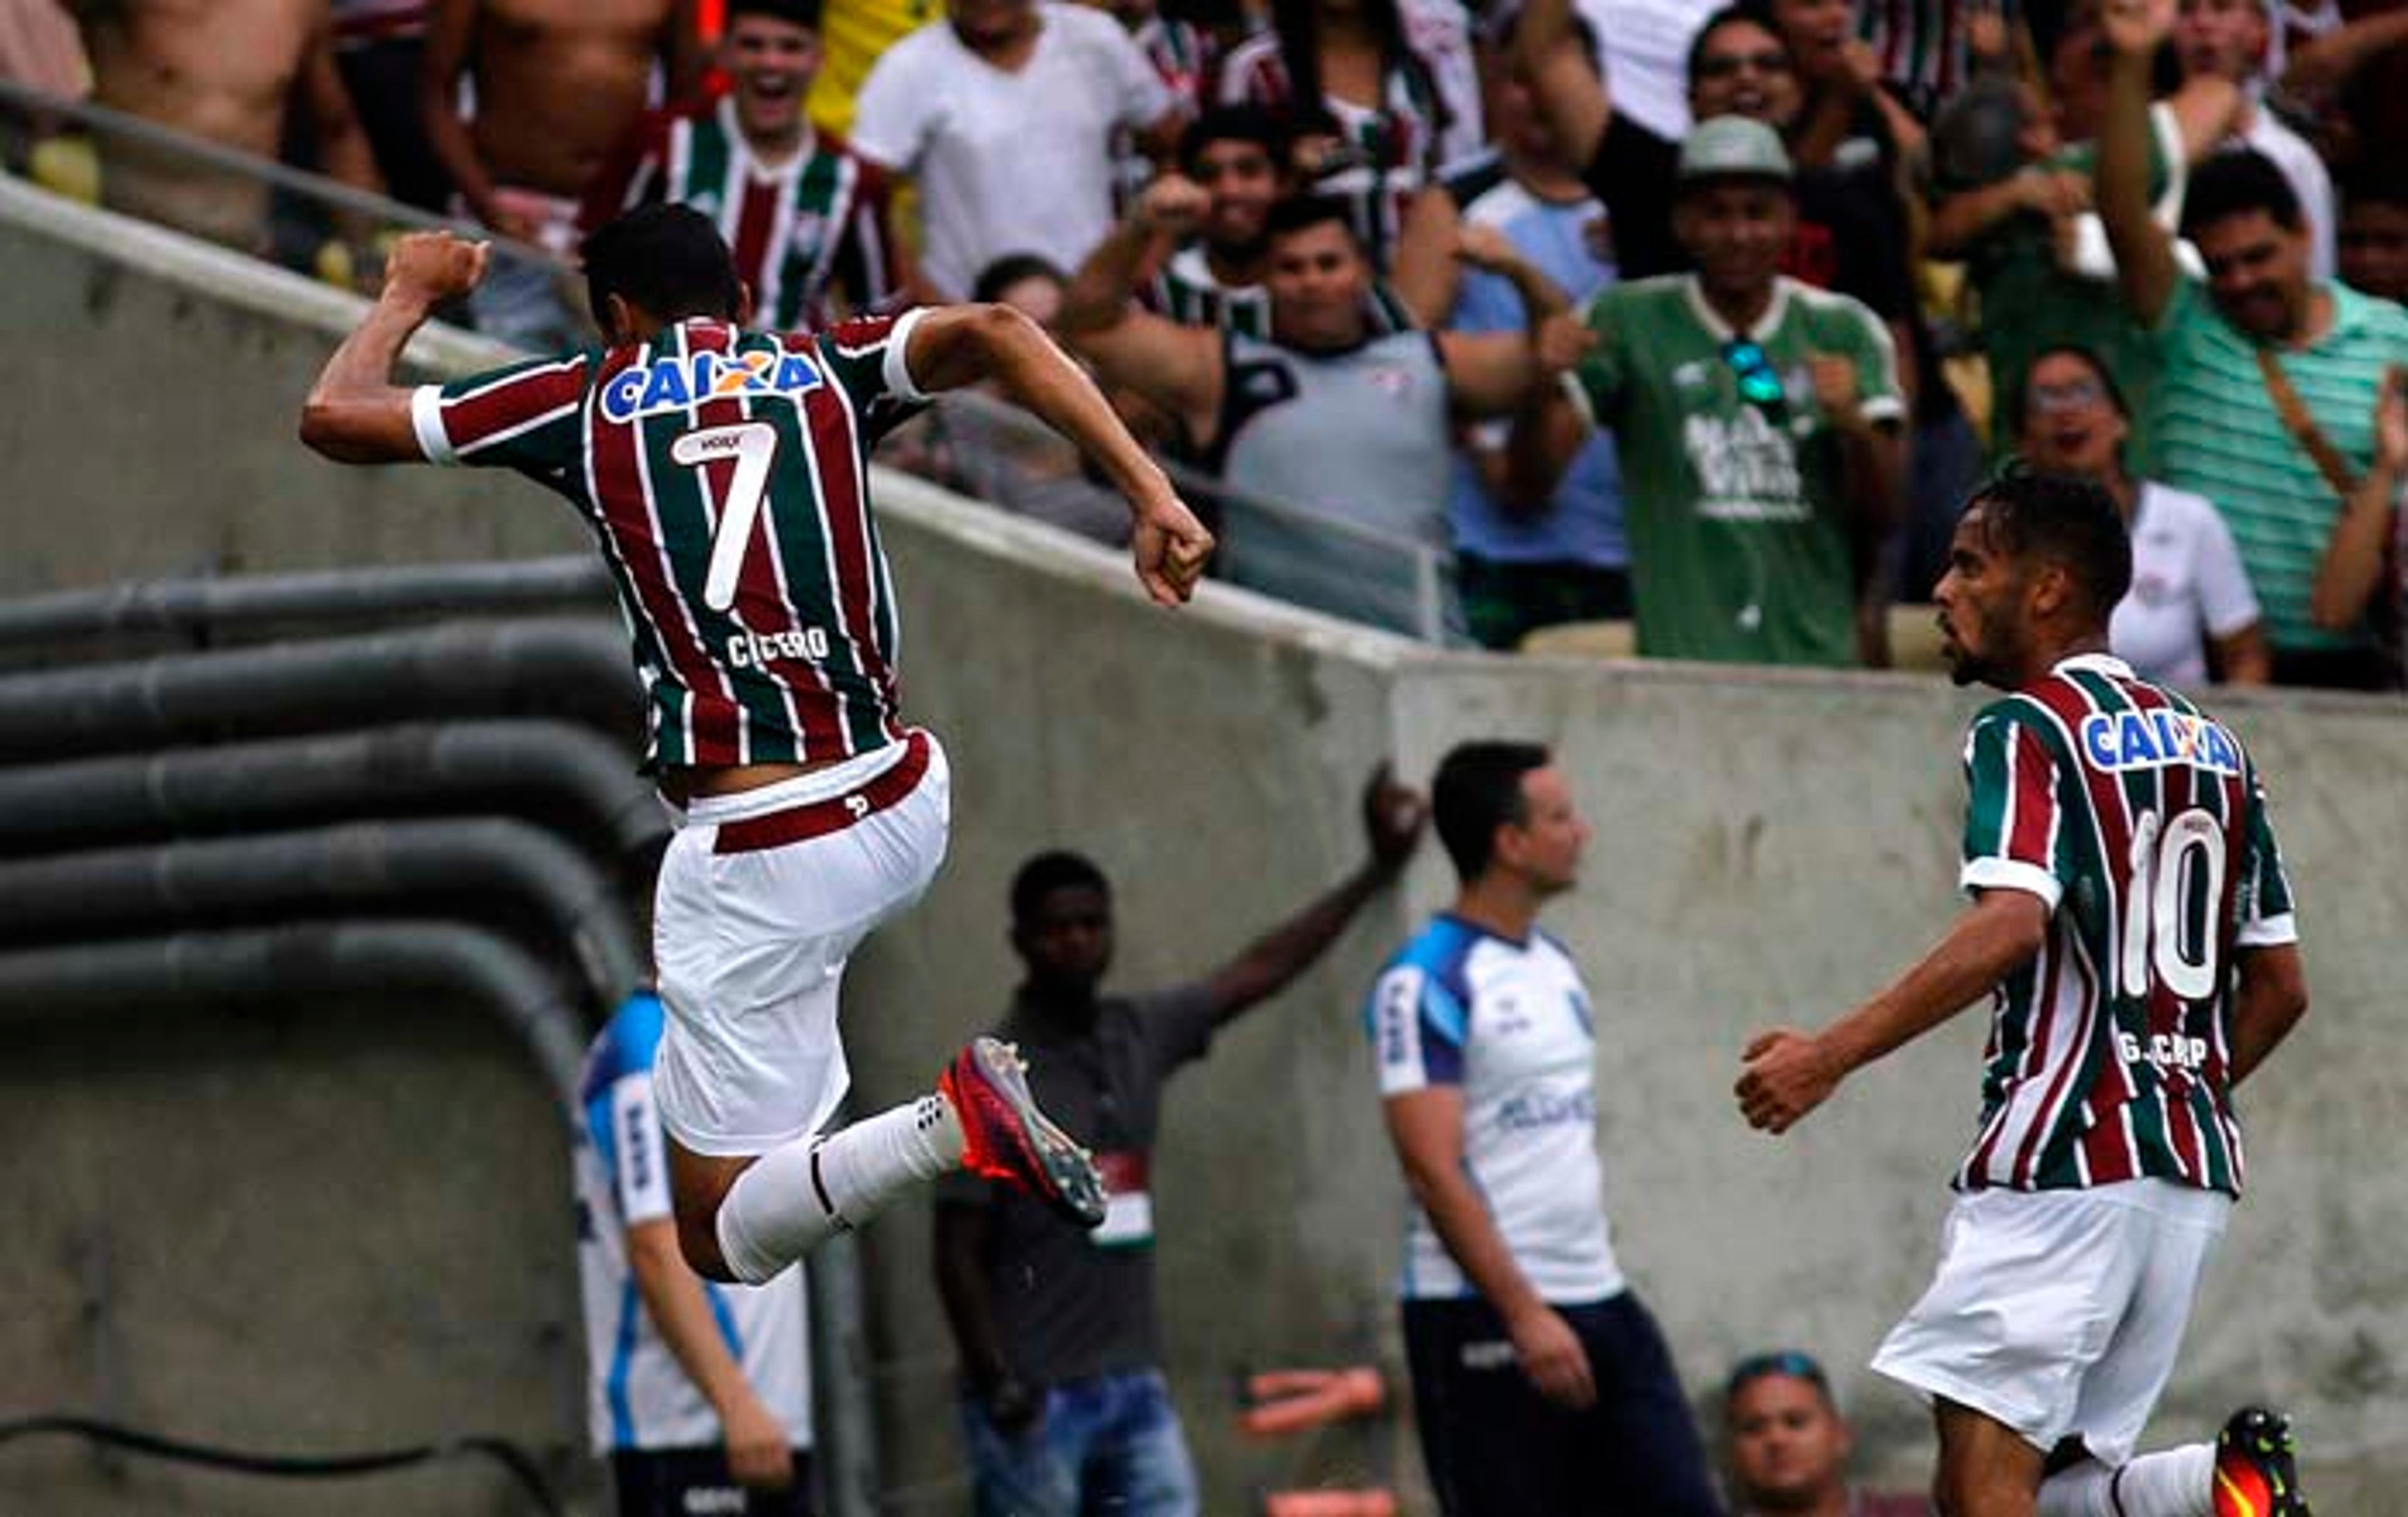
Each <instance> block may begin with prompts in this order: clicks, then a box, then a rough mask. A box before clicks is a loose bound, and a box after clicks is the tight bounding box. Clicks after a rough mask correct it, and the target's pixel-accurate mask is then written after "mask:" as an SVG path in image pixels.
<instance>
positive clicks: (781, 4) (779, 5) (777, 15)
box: [721, 0, 820, 36]
mask: <svg viewBox="0 0 2408 1517" xmlns="http://www.w3.org/2000/svg"><path fill="white" fill-rule="evenodd" d="M739 16H767V17H768V18H769V19H770V20H771V21H784V22H786V23H787V24H788V25H790V26H799V27H802V28H803V29H804V30H806V31H810V32H816V31H818V30H819V29H820V0H727V19H726V21H725V22H724V26H725V27H726V28H730V29H732V28H733V27H734V26H735V25H736V20H737V18H738V17H739ZM721 35H722V36H724V35H725V32H724V31H723V32H722V34H721Z"/></svg>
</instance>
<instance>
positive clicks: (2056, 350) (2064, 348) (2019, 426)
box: [2007, 342, 2132, 437]
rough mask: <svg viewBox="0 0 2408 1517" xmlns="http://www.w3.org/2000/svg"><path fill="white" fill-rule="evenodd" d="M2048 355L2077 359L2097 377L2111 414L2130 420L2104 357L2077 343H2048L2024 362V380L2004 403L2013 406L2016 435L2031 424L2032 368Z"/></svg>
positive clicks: (2128, 409)
mask: <svg viewBox="0 0 2408 1517" xmlns="http://www.w3.org/2000/svg"><path fill="white" fill-rule="evenodd" d="M2050 358H2076V359H2080V360H2081V361H2082V362H2083V363H2084V364H2085V365H2087V366H2088V367H2089V370H2090V372H2091V373H2092V374H2094V375H2096V376H2098V379H2099V386H2100V389H2102V390H2104V391H2105V392H2106V393H2107V403H2108V404H2109V405H2111V406H2113V407H2114V408H2115V414H2116V415H2117V416H2120V417H2122V418H2123V419H2124V420H2125V421H2127V422H2128V421H2130V420H2131V419H2132V407H2131V403H2130V402H2129V401H2127V400H2126V399H2125V398H2124V387H2123V386H2122V385H2121V384H2119V383H2117V382H2116V379H2115V371H2114V369H2111V368H2109V367H2108V366H2107V361H2106V360H2105V359H2103V358H2101V357H2100V356H2099V355H2098V353H2096V352H2094V351H2091V350H2090V349H2088V348H2085V347H2084V346H2083V345H2082V344H2080V343H2078V342H2052V343H2050V344H2049V345H2048V346H2047V347H2045V348H2042V350H2041V351H2038V352H2036V353H2034V354H2032V355H2031V362H2030V363H2028V364H2026V365H2024V382H2023V383H2021V384H2019V385H2017V386H2015V393H2014V394H2013V395H2012V396H2010V397H2009V398H2008V401H2007V404H2008V405H2009V406H2010V407H2012V408H2013V414H2014V422H2015V436H2018V437H2020V436H2023V435H2024V428H2026V427H2027V426H2028V425H2030V424H2031V377H2032V370H2034V369H2036V368H2038V367H2040V365H2041V363H2042V360H2044V359H2050Z"/></svg>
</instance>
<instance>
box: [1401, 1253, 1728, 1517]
mask: <svg viewBox="0 0 2408 1517" xmlns="http://www.w3.org/2000/svg"><path fill="white" fill-rule="evenodd" d="M1556 1310H1558V1311H1559V1312H1561V1313H1562V1314H1563V1317H1564V1320H1565V1321H1567V1322H1569V1323H1570V1324H1571V1327H1572V1331H1573V1332H1575V1333H1577V1334H1578V1335H1579V1336H1580V1340H1581V1346H1582V1347H1583V1348H1584V1349H1586V1350H1587V1351H1588V1366H1589V1374H1590V1376H1591V1378H1593V1379H1594V1380H1595V1381H1596V1382H1597V1404H1596V1405H1595V1406H1592V1407H1590V1408H1589V1409H1588V1410H1584V1411H1574V1410H1570V1409H1569V1408H1566V1407H1562V1406H1558V1405H1556V1404H1555V1402H1552V1401H1549V1400H1548V1399H1546V1398H1545V1397H1544V1396H1542V1395H1540V1394H1539V1392H1538V1388H1537V1387H1535V1386H1533V1385H1532V1384H1531V1383H1530V1380H1529V1377H1528V1376H1527V1375H1525V1374H1523V1373H1522V1367H1521V1366H1520V1364H1519V1363H1517V1362H1516V1361H1515V1359H1514V1357H1513V1343H1512V1338H1511V1337H1510V1336H1509V1335H1508V1334H1507V1333H1506V1331H1505V1324H1504V1321H1503V1319H1502V1318H1500V1317H1498V1315H1497V1312H1496V1311H1495V1309H1492V1308H1491V1307H1490V1306H1489V1305H1488V1303H1487V1302H1485V1301H1483V1300H1478V1299H1473V1300H1464V1301H1408V1302H1406V1303H1405V1305H1404V1319H1405V1353H1406V1357H1407V1359H1408V1360H1409V1361H1410V1363H1411V1365H1412V1376H1413V1414H1414V1420H1415V1422H1416V1423H1417V1424H1419V1426H1420V1430H1421V1439H1422V1458H1423V1462H1424V1463H1425V1464H1426V1465H1427V1467H1428V1468H1429V1480H1430V1487H1431V1489H1432V1490H1433V1491H1435V1492H1436V1493H1437V1495H1438V1500H1439V1508H1440V1510H1441V1511H1443V1512H1444V1513H1445V1514H1446V1517H1540V1514H1541V1513H1543V1514H1545V1517H1720V1514H1721V1512H1722V1510H1723V1507H1722V1501H1721V1499H1720V1498H1719V1497H1718V1496H1715V1495H1714V1489H1713V1483H1712V1482H1711V1481H1709V1480H1708V1479H1707V1476H1706V1456H1705V1451H1704V1449H1703V1447H1702V1446H1701V1445H1700V1444H1699V1439H1698V1430H1697V1426H1696V1424H1694V1423H1693V1422H1692V1421H1691V1420H1690V1417H1689V1404H1688V1402H1687V1400H1686V1399H1685V1398H1684V1396H1683V1395H1681V1381H1680V1378H1679V1376H1678V1374H1677V1373H1675V1371H1674V1370H1673V1368H1672V1358H1671V1355H1670V1353H1669V1352H1666V1350H1665V1348H1664V1337H1663V1334H1661V1333H1660V1332H1658V1331H1657V1330H1656V1319H1655V1318H1654V1317H1652V1316H1650V1315H1648V1312H1647V1309H1646V1308H1645V1307H1644V1306H1641V1304H1640V1301H1639V1298H1638V1296H1637V1295H1634V1294H1632V1293H1630V1292H1628V1291H1625V1292H1624V1293H1623V1294H1622V1295H1617V1296H1615V1297H1613V1299H1612V1300H1610V1301H1600V1302H1598V1303H1596V1304H1595V1305H1591V1306H1573V1307H1558V1308H1556Z"/></svg>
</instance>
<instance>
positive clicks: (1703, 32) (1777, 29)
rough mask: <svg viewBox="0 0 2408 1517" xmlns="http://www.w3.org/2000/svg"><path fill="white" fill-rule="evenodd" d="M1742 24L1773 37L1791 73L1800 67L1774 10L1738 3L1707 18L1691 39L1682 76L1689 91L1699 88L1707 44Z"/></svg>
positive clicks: (1754, 0) (1751, 0) (1752, 1)
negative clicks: (1699, 75)
mask: <svg viewBox="0 0 2408 1517" xmlns="http://www.w3.org/2000/svg"><path fill="white" fill-rule="evenodd" d="M1742 21H1744V22H1746V23H1747V24H1748V25H1750V26H1757V27H1762V28H1763V29H1764V30H1765V31H1767V32H1770V33H1771V34H1772V40H1773V41H1774V42H1775V43H1777V44H1779V45H1780V48H1781V56H1783V57H1784V58H1786V59H1788V60H1789V66H1790V68H1791V69H1792V70H1795V69H1796V68H1797V67H1798V50H1796V49H1795V48H1792V47H1791V46H1790V45H1789V36H1788V34H1787V33H1785V32H1784V31H1782V29H1781V25H1780V23H1779V22H1778V21H1774V20H1773V19H1772V7H1770V6H1769V5H1764V4H1761V3H1759V0H1739V4H1737V5H1729V6H1725V7H1722V8H1721V9H1720V10H1717V11H1714V12H1713V13H1712V14H1711V15H1709V16H1707V18H1706V19H1705V20H1704V21H1701V22H1699V25H1698V29H1697V31H1696V32H1695V33H1693V34H1692V35H1691V36H1690V37H1689V57H1688V64H1687V68H1686V71H1685V72H1684V73H1683V74H1682V76H1681V77H1682V78H1683V79H1686V80H1687V81H1688V83H1689V86H1690V88H1692V89H1695V88H1696V87H1697V83H1698V64H1699V60H1701V59H1703V58H1704V57H1705V55H1706V44H1707V43H1709V42H1711V41H1713V36H1714V34H1715V33H1716V32H1719V31H1721V30H1722V29H1723V28H1724V27H1726V26H1736V25H1738V24H1740V23H1741V22H1742Z"/></svg>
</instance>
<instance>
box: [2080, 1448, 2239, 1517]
mask: <svg viewBox="0 0 2408 1517" xmlns="http://www.w3.org/2000/svg"><path fill="white" fill-rule="evenodd" d="M2214 1502H2215V1445H2214V1444H2213V1443H2186V1444H2185V1445H2183V1446H2182V1447H2181V1448H2179V1449H2168V1450H2166V1451H2164V1452H2163V1453H2144V1454H2143V1455H2141V1456H2140V1457H2139V1458H2137V1459H2135V1460H2133V1461H2132V1462H2131V1463H2130V1464H2128V1465H2126V1466H2124V1467H2122V1468H2120V1469H2114V1470H2110V1469H2109V1468H2107V1467H2105V1466H2104V1465H2099V1464H2082V1465H2076V1466H2075V1467H2073V1468H2071V1469H2069V1470H2065V1471H2063V1472H2062V1473H2059V1474H2056V1475H2052V1476H2050V1477H2049V1478H2048V1479H2047V1480H2046V1481H2042V1483H2041V1488H2040V1504H2039V1507H2038V1509H2037V1510H2038V1511H2039V1513H2040V1517H2214Z"/></svg>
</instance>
